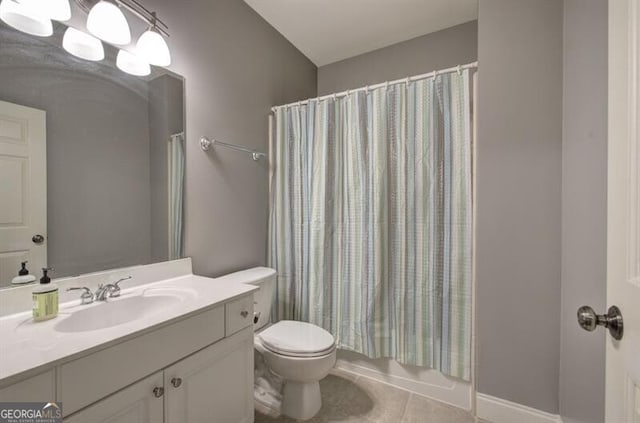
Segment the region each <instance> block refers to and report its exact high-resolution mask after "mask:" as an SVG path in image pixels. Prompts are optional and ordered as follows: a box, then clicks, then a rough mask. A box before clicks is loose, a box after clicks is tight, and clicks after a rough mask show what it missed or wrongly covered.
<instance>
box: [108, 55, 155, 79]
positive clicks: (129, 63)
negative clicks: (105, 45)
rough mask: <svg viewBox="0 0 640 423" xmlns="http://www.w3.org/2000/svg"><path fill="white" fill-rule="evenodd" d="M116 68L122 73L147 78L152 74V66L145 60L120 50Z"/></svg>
mask: <svg viewBox="0 0 640 423" xmlns="http://www.w3.org/2000/svg"><path fill="white" fill-rule="evenodd" d="M116 66H117V67H118V69H120V70H121V71H122V72H126V73H128V74H130V75H136V76H145V75H149V74H150V73H151V66H149V63H147V62H146V61H145V60H144V59H142V58H140V57H138V56H136V55H134V54H131V53H129V52H128V51H126V50H120V51H119V52H118V57H116Z"/></svg>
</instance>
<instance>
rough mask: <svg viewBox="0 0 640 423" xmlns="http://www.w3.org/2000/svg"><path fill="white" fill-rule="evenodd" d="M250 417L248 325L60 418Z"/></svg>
mask: <svg viewBox="0 0 640 423" xmlns="http://www.w3.org/2000/svg"><path fill="white" fill-rule="evenodd" d="M63 405H64V403H63ZM252 421H253V329H252V328H246V329H244V330H242V331H240V332H238V333H236V334H235V335H233V336H231V337H229V338H226V339H223V340H222V341H219V342H217V343H215V344H213V345H211V346H209V347H206V348H205V349H203V350H201V351H199V352H197V353H195V354H193V355H191V356H189V357H187V358H185V359H183V360H180V361H179V362H177V363H176V364H174V365H172V366H170V367H167V368H166V369H164V370H163V371H160V372H157V373H154V374H153V375H151V376H149V377H146V378H145V379H143V380H141V381H139V382H136V383H134V384H133V385H131V386H129V387H127V388H124V389H122V390H120V391H118V392H117V393H115V394H113V395H111V396H109V397H107V398H105V399H103V400H100V401H98V402H97V403H95V404H93V405H91V406H89V407H87V408H85V409H83V410H81V411H79V412H77V413H74V414H73V415H72V416H71V417H68V418H66V419H65V423H88V422H91V423H107V422H108V423H160V422H164V423H250V422H252Z"/></svg>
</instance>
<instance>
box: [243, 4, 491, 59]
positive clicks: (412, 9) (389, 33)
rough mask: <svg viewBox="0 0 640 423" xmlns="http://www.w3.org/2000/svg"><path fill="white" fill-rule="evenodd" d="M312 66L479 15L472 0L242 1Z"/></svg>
mask: <svg viewBox="0 0 640 423" xmlns="http://www.w3.org/2000/svg"><path fill="white" fill-rule="evenodd" d="M244 1H245V2H246V3H247V4H248V5H249V6H251V7H252V8H253V9H254V10H255V11H256V12H258V13H259V14H260V15H261V16H262V17H263V18H264V19H265V20H266V21H267V22H269V23H270V24H271V25H272V26H273V27H274V28H276V29H277V30H278V31H280V33H281V34H282V35H284V36H285V37H286V38H287V39H288V40H289V41H291V43H293V45H295V46H296V47H297V48H298V49H299V50H300V51H301V52H302V53H304V54H305V55H306V56H307V57H308V58H309V59H311V60H312V61H313V62H314V63H315V64H316V65H317V66H323V65H326V64H329V63H333V62H337V61H339V60H342V59H346V58H349V57H353V56H357V55H359V54H362V53H366V52H368V51H371V50H375V49H378V48H381V47H385V46H388V45H391V44H395V43H398V42H400V41H405V40H409V39H411V38H415V37H418V36H420V35H424V34H428V33H430V32H435V31H439V30H441V29H444V28H448V27H450V26H454V25H458V24H461V23H464V22H468V21H471V20H474V19H477V18H478V4H477V0H244Z"/></svg>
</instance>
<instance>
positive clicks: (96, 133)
mask: <svg viewBox="0 0 640 423" xmlns="http://www.w3.org/2000/svg"><path fill="white" fill-rule="evenodd" d="M65 30H66V27H65V26H64V25H62V24H59V23H54V34H53V36H51V37H47V38H40V37H35V36H31V35H28V34H25V33H22V32H19V31H17V30H14V29H13V28H11V27H9V26H7V25H5V24H4V23H2V22H0V180H1V181H2V182H1V183H0V287H8V286H12V284H11V281H12V279H13V278H14V277H15V276H16V275H17V274H18V269H19V268H20V262H21V261H24V260H28V261H29V264H28V265H27V267H28V268H29V271H30V273H31V274H33V275H35V276H37V277H38V278H39V277H40V274H41V270H40V267H46V266H49V267H53V268H54V271H53V272H52V274H53V276H54V277H62V276H71V275H78V274H83V273H89V272H95V271H99V270H105V269H111V268H118V267H123V266H131V265H136V264H148V263H153V262H158V261H165V260H170V259H175V258H180V257H181V256H182V207H183V201H182V197H183V194H182V193H183V189H182V187H183V179H184V163H185V160H184V80H183V78H182V77H181V76H179V75H176V74H173V73H171V72H169V71H167V70H166V69H163V68H156V67H153V69H152V73H151V74H150V75H148V76H145V77H138V76H132V75H129V74H126V73H124V72H122V71H120V70H119V69H118V68H117V67H116V54H117V49H116V48H114V47H111V46H110V45H107V44H105V45H104V49H105V58H104V59H103V60H102V61H98V62H91V61H86V60H83V59H79V58H76V57H75V56H72V55H71V54H69V53H67V52H66V51H65V50H64V49H63V48H62V38H63V34H64V31H65ZM38 236H41V237H40V238H38Z"/></svg>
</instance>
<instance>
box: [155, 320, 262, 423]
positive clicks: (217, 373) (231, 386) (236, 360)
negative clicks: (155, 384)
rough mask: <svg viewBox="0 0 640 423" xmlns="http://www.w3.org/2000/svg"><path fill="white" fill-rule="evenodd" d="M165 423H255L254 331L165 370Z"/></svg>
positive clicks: (225, 340) (206, 349) (241, 332)
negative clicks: (253, 422)
mask: <svg viewBox="0 0 640 423" xmlns="http://www.w3.org/2000/svg"><path fill="white" fill-rule="evenodd" d="M164 386H165V387H166V390H167V392H166V420H165V423H249V422H252V421H253V327H248V328H246V329H243V330H242V331H240V332H238V333H236V334H235V335H233V336H231V337H229V338H225V339H223V340H222V341H219V342H217V343H215V344H213V345H211V346H209V347H207V348H205V349H203V350H201V351H199V352H197V353H195V354H193V355H192V356H190V357H187V358H185V359H184V360H182V361H179V362H178V363H176V364H175V365H173V366H171V367H169V368H167V369H165V371H164Z"/></svg>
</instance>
